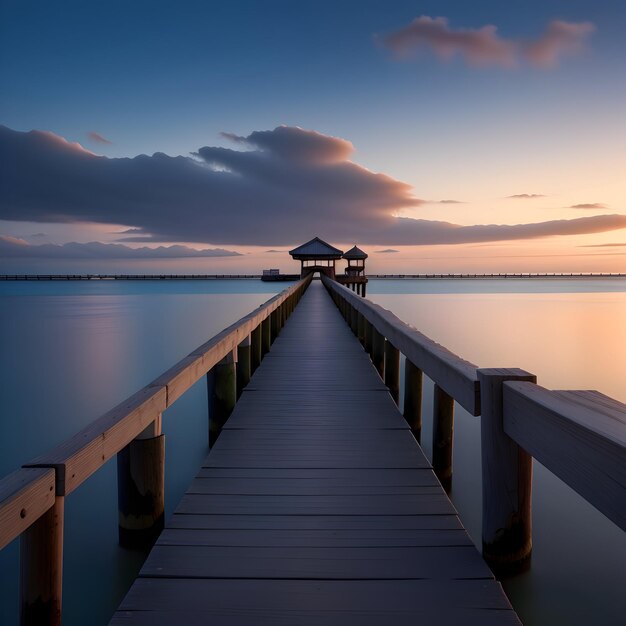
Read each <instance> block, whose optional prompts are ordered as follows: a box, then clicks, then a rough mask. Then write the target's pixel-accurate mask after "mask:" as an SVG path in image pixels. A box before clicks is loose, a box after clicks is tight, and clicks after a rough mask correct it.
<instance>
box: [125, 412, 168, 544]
mask: <svg viewBox="0 0 626 626" xmlns="http://www.w3.org/2000/svg"><path fill="white" fill-rule="evenodd" d="M117 507H118V537H119V544H120V545H121V546H122V547H124V548H131V549H136V548H147V547H150V546H151V545H152V544H153V543H154V542H155V541H156V539H157V537H158V536H159V534H160V533H161V531H162V530H163V525H164V521H165V436H164V435H162V434H161V415H159V417H158V418H157V419H156V420H155V421H154V422H152V424H150V425H149V426H148V427H147V428H146V429H145V430H144V431H143V432H142V433H141V434H140V435H138V436H137V438H136V439H133V441H131V442H130V443H129V444H128V445H127V446H126V447H125V448H122V450H120V452H118V454H117Z"/></svg>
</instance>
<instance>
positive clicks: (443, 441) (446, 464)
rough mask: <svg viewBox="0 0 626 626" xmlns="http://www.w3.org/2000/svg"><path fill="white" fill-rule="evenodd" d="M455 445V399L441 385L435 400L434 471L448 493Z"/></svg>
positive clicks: (437, 387)
mask: <svg viewBox="0 0 626 626" xmlns="http://www.w3.org/2000/svg"><path fill="white" fill-rule="evenodd" d="M453 443H454V398H452V397H451V396H449V395H448V394H447V393H446V392H445V391H444V390H443V389H442V388H441V387H440V386H439V385H435V387H434V398H433V470H434V471H435V474H436V475H437V478H438V479H439V481H440V482H441V484H442V486H443V488H444V489H445V490H446V491H450V487H451V486H452V446H453Z"/></svg>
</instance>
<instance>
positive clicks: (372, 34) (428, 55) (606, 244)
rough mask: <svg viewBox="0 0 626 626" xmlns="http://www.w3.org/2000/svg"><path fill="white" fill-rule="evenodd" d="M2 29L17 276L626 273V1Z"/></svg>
mask: <svg viewBox="0 0 626 626" xmlns="http://www.w3.org/2000/svg"><path fill="white" fill-rule="evenodd" d="M0 11H1V13H0V79H1V81H2V86H3V87H2V90H1V91H0V124H1V125H2V126H1V127H0V161H1V163H2V167H1V169H0V273H21V272H40V273H43V272H46V273H54V272H59V273H66V272H106V271H111V272H117V271H119V272H124V271H138V272H139V271H145V272H151V271H159V272H163V271H171V272H177V273H178V272H193V273H215V272H220V273H221V272H227V273H230V272H232V273H240V272H254V273H258V272H259V271H260V270H261V269H263V268H264V267H279V268H281V269H282V270H284V271H291V270H293V269H294V268H295V265H294V264H292V262H291V261H290V259H289V257H288V256H287V255H286V254H285V251H286V250H288V249H289V248H291V247H293V246H295V245H297V244H299V243H302V242H304V241H306V240H308V239H310V238H312V237H313V236H315V235H319V236H320V237H322V238H324V239H326V240H328V241H329V242H330V243H332V244H334V245H337V246H339V247H344V249H345V247H350V246H352V245H353V244H354V243H357V244H358V245H359V246H361V247H362V248H364V249H365V250H366V251H367V252H368V253H370V259H369V261H368V270H369V271H370V272H372V273H373V272H380V273H383V272H384V273H392V272H406V273H419V272H432V271H437V272H439V271H440V272H462V271H470V272H483V271H484V272H492V271H495V272H498V271H549V272H552V271H566V272H569V271H587V272H589V271H594V272H595V271H605V272H608V271H612V272H618V271H622V272H625V271H626V71H625V69H624V68H626V38H625V37H624V32H625V30H626V3H624V2H622V1H621V0H597V1H596V2H593V3H592V2H589V1H588V0H585V1H580V0H567V1H565V0H563V1H555V0H543V1H541V2H538V1H536V2H535V1H527V2H506V3H503V2H500V1H495V0H494V1H480V2H466V1H464V0H463V1H462V0H458V1H456V2H446V1H442V0H440V1H437V2H434V1H417V0H412V1H401V0H386V1H384V2H383V1H368V0H359V1H354V2H350V1H347V0H346V1H343V2H338V1H337V0H335V1H334V2H325V1H322V0H316V1H315V2H309V1H298V2H294V1H293V0H292V1H287V0H285V1H282V2H278V1H271V0H268V1H264V2H260V1H247V2H246V1H243V0H233V1H229V2H208V1H203V2H158V1H154V0H153V1H150V2H140V1H135V2H115V1H109V2H106V3H92V2H84V1H82V2H71V1H63V2H30V1H28V0H20V1H13V0H3V2H2V4H1V9H0ZM172 245H175V246H176V247H173V248H172V247H171V246H172ZM146 247H148V248H149V249H148V250H146V249H143V248H146ZM138 248H142V249H141V250H137V249H138ZM198 250H201V252H198ZM234 253H238V254H234Z"/></svg>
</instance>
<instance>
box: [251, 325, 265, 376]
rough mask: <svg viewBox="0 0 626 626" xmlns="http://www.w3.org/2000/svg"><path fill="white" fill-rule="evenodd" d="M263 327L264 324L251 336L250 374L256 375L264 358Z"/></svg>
mask: <svg viewBox="0 0 626 626" xmlns="http://www.w3.org/2000/svg"><path fill="white" fill-rule="evenodd" d="M261 327H262V322H261V323H260V324H259V325H258V326H257V327H256V328H255V329H254V330H253V331H252V333H251V335H250V343H251V345H250V373H251V374H254V372H255V371H256V368H257V367H259V365H261V359H262V358H263V352H262V345H261Z"/></svg>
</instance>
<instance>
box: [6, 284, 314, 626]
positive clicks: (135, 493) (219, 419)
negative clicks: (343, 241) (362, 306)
mask: <svg viewBox="0 0 626 626" xmlns="http://www.w3.org/2000/svg"><path fill="white" fill-rule="evenodd" d="M310 281H311V277H310V276H309V277H308V278H306V279H303V280H300V281H298V282H297V283H295V284H294V285H292V286H291V287H289V288H288V289H286V290H284V291H283V292H281V293H279V294H278V295H276V296H274V297H273V298H271V299H270V300H268V301H267V302H266V303H265V304H263V305H261V306H260V307H259V308H258V309H256V310H255V311H253V312H252V313H250V314H248V315H246V316H245V317H243V318H242V319H240V320H239V321H238V322H235V323H234V324H232V325H231V326H229V327H228V328H226V329H225V330H223V331H222V332H220V333H218V334H217V335H215V336H214V337H213V338H212V339H210V340H209V341H207V342H206V343H205V344H203V345H201V346H200V347H198V348H197V349H196V350H194V351H193V352H191V354H189V355H188V356H187V357H185V358H183V359H182V360H181V361H179V362H178V363H177V364H176V365H175V366H174V367H172V368H171V369H169V370H168V371H167V372H165V373H164V374H163V375H161V376H159V377H158V378H157V379H156V380H154V381H153V382H152V383H150V384H149V385H147V386H146V387H144V388H143V389H141V390H140V391H138V392H137V393H135V394H134V395H132V396H131V397H130V398H128V399H127V400H125V401H124V402H122V403H121V404H119V405H118V406H117V407H115V408H114V409H112V410H111V411H109V412H108V413H106V414H105V415H103V416H102V417H100V418H99V419H97V420H96V421H94V422H92V423H91V424H89V425H88V426H87V427H86V428H84V429H83V430H81V431H80V432H78V433H77V434H76V435H74V436H73V437H71V438H70V439H68V440H67V441H65V442H63V443H62V444H60V445H59V446H57V447H56V448H54V449H52V450H50V451H48V452H46V453H44V454H42V455H41V456H39V457H37V458H36V459H34V460H32V461H31V462H30V463H27V464H25V465H24V466H23V467H22V468H21V469H18V470H17V471H16V472H13V473H12V474H10V475H9V476H7V477H5V478H4V479H2V480H0V549H1V548H3V547H4V546H6V545H7V544H8V543H9V542H11V541H12V540H13V539H15V538H16V537H18V536H19V537H20V573H21V580H20V620H21V623H22V624H28V625H30V624H33V625H35V624H36V625H38V626H39V625H49V624H50V625H58V624H60V623H61V596H62V578H63V576H62V563H63V514H64V499H65V497H66V496H67V495H69V494H70V493H71V492H72V491H74V490H75V489H76V488H77V487H78V486H79V485H81V484H82V483H83V482H84V481H85V480H86V479H87V478H89V476H91V474H93V473H94V472H95V471H96V470H98V469H99V468H100V467H102V466H103V465H104V464H105V463H106V462H107V461H109V460H110V459H111V458H113V457H114V456H116V455H117V465H118V506H119V531H120V533H119V538H120V543H121V544H122V545H126V546H135V545H139V544H149V543H150V542H152V541H153V540H154V539H155V538H156V536H158V534H159V532H160V530H161V529H162V527H163V515H164V504H163V503H164V498H163V491H164V436H163V435H162V433H161V414H162V413H163V411H165V410H166V409H167V408H168V407H170V406H171V405H172V404H173V403H174V402H175V401H176V400H177V399H178V398H180V397H181V396H182V395H183V394H184V393H185V392H186V391H187V390H188V389H189V388H190V387H191V386H192V385H193V384H194V383H196V382H197V381H198V380H199V379H200V378H201V377H202V376H204V375H206V376H207V384H208V397H209V446H211V445H213V443H214V442H215V440H216V438H217V437H218V435H219V433H220V431H221V428H222V426H223V424H224V422H225V421H226V419H227V418H228V416H229V415H230V413H231V411H232V409H233V407H234V405H235V402H236V400H237V398H238V396H239V394H240V393H241V390H242V389H243V388H244V387H245V386H246V384H247V383H248V381H249V380H250V376H251V374H252V373H253V372H254V370H255V369H256V368H257V367H258V366H259V364H260V362H261V359H262V358H263V356H264V355H265V354H266V353H267V352H268V351H269V349H270V346H271V344H272V342H273V340H274V339H275V338H276V337H277V336H278V334H279V332H280V329H281V328H282V326H283V325H284V323H285V321H286V319H287V318H288V317H289V315H290V314H291V313H292V312H293V310H294V308H295V306H296V304H297V302H298V301H299V299H300V297H301V296H302V294H303V293H304V291H305V290H306V288H307V287H308V285H309V283H310ZM147 502H148V505H147V504H146V503H147Z"/></svg>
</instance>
